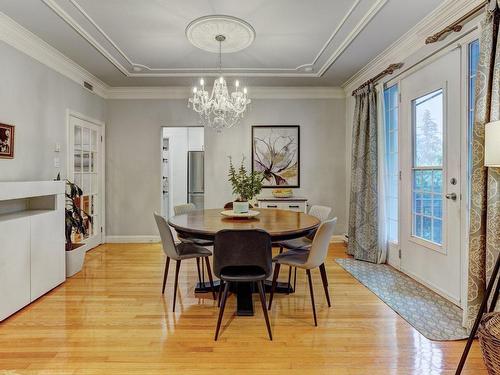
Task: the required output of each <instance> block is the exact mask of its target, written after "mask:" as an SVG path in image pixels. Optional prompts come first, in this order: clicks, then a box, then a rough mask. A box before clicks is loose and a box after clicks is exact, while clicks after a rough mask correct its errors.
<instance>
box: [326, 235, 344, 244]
mask: <svg viewBox="0 0 500 375" xmlns="http://www.w3.org/2000/svg"><path fill="white" fill-rule="evenodd" d="M344 242H345V236H344V235H343V234H334V235H333V236H332V239H331V240H330V243H344Z"/></svg>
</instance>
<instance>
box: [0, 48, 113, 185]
mask: <svg viewBox="0 0 500 375" xmlns="http://www.w3.org/2000/svg"><path fill="white" fill-rule="evenodd" d="M0 56H1V58H0V123H5V124H9V125H15V144H14V153H15V157H14V159H0V181H23V180H51V179H53V178H54V177H55V176H56V175H57V172H58V171H59V169H57V168H54V157H55V156H58V157H59V158H60V162H61V168H60V170H61V175H62V176H63V177H65V176H66V159H67V155H66V110H67V109H71V110H73V111H76V112H80V113H82V114H85V115H86V116H89V117H92V118H95V119H97V120H100V121H104V120H105V119H106V101H105V100H104V99H102V98H100V97H99V96H97V95H95V94H92V93H90V92H89V91H87V90H86V89H84V88H83V87H81V86H80V85H78V84H77V83H75V82H73V81H71V80H70V79H68V78H66V77H64V76H62V75H61V74H59V73H57V72H55V71H54V70H52V69H50V68H48V67H46V66H45V65H43V64H41V63H39V62H37V61H36V60H34V59H32V58H31V57H28V56H27V55H25V54H23V53H21V52H19V51H18V50H16V49H14V48H12V47H11V46H9V45H7V44H5V43H4V42H0ZM56 143H59V144H60V145H61V152H59V153H57V154H56V153H55V152H54V148H55V144H56Z"/></svg>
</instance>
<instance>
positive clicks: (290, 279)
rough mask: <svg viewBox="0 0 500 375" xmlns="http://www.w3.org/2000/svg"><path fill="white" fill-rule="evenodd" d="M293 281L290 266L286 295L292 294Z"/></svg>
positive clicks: (290, 267)
mask: <svg viewBox="0 0 500 375" xmlns="http://www.w3.org/2000/svg"><path fill="white" fill-rule="evenodd" d="M291 281H292V266H289V267H288V291H287V292H286V294H290V292H291V291H292V285H291V284H290V282H291Z"/></svg>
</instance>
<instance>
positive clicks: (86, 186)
mask: <svg viewBox="0 0 500 375" xmlns="http://www.w3.org/2000/svg"><path fill="white" fill-rule="evenodd" d="M81 188H82V190H83V194H89V193H90V175H89V174H88V173H84V174H83V175H82V186H81Z"/></svg>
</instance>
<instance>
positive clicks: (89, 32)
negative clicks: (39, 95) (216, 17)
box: [0, 0, 441, 86]
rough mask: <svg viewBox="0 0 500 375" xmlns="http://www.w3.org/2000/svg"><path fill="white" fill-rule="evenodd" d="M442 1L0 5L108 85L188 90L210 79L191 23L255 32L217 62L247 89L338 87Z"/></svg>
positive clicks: (125, 0) (4, 1)
mask: <svg viewBox="0 0 500 375" xmlns="http://www.w3.org/2000/svg"><path fill="white" fill-rule="evenodd" d="M440 3H441V0H420V1H411V2H409V1H407V0H335V1H331V0H308V1H303V0H273V1H269V0H247V1H245V2H243V1H234V0H213V1H203V0H183V1H173V0H172V1H170V0H149V1H137V0H23V1H19V0H0V11H2V12H4V13H5V14H7V15H8V16H9V17H11V18H13V19H14V20H15V21H16V22H18V23H20V24H21V25H22V26H24V27H26V28H27V29H29V30H30V31H32V32H33V33H35V34H36V35H38V36H39V37H41V38H42V39H44V40H45V41H46V42H48V43H49V44H51V45H52V46H54V47H55V48H57V49H59V50H60V51H61V52H62V53H64V54H65V55H67V56H68V57H70V58H71V59H73V60H74V61H76V62H77V63H79V64H80V65H82V66H83V67H84V68H86V69H87V70H89V71H90V72H91V73H93V74H94V75H96V76H97V77H99V78H100V79H102V80H103V81H104V82H106V83H108V84H109V85H111V86H133V85H141V86H144V85H151V86H155V85H190V84H191V83H192V82H193V81H194V80H195V79H196V78H197V77H200V76H210V75H216V74H217V60H218V57H217V54H214V53H210V52H207V51H203V50H200V49H198V48H196V47H195V46H193V45H192V44H191V43H190V42H189V41H188V39H187V38H186V35H185V29H186V26H187V25H188V24H189V23H190V22H191V21H193V20H194V19H196V18H198V17H202V16H206V15H211V14H224V15H231V16H234V17H238V18H241V19H243V20H245V21H246V22H248V23H249V24H250V25H252V27H253V28H254V29H255V32H256V37H255V40H254V41H253V43H252V44H251V45H250V46H249V47H248V48H246V49H244V50H243V51H239V52H235V53H225V54H224V55H223V59H222V63H223V70H224V74H226V75H229V76H231V75H237V76H239V77H242V78H244V79H245V80H246V81H250V82H249V83H251V84H268V85H340V84H342V83H343V82H345V80H347V79H348V78H349V77H350V76H351V75H352V74H354V73H355V72H356V71H357V70H359V69H360V68H361V67H363V66H364V65H365V64H366V63H368V62H369V61H370V60H371V59H372V58H373V57H375V56H376V55H377V54H378V53H380V52H381V51H383V50H384V49H385V48H387V47H388V46H389V45H390V44H391V43H392V42H394V41H395V40H396V39H398V38H399V37H400V36H401V35H402V34H404V33H405V32H406V31H407V30H408V29H410V28H411V27H412V26H414V25H415V24H416V23H417V22H418V21H420V20H421V19H422V18H423V17H425V15H426V14H428V13H429V12H431V11H432V10H433V9H434V8H435V7H437V6H438V5H439V4H440Z"/></svg>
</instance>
